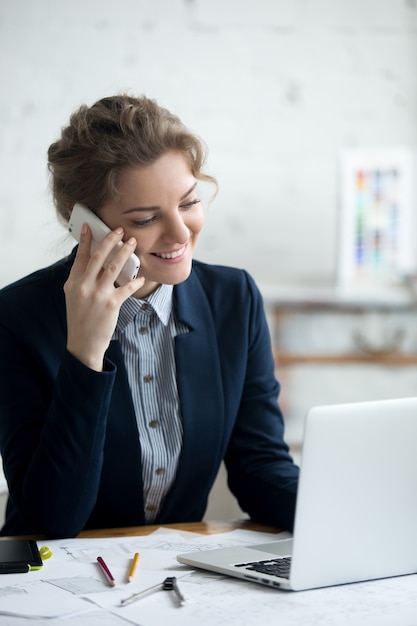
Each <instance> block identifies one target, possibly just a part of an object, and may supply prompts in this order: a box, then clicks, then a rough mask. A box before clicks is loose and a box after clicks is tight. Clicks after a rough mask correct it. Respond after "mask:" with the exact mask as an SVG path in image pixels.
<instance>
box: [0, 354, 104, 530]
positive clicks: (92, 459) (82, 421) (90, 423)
mask: <svg viewBox="0 0 417 626" xmlns="http://www.w3.org/2000/svg"><path fill="white" fill-rule="evenodd" d="M113 381H114V372H104V373H97V372H93V371H90V370H88V368H85V366H83V365H82V364H81V363H79V362H78V361H77V360H76V359H75V358H74V357H72V356H71V355H69V354H66V356H65V357H64V359H63V361H62V363H61V366H60V368H59V371H58V373H57V377H56V380H55V382H54V385H53V390H52V392H51V397H50V401H49V404H48V405H47V403H45V407H44V413H45V415H44V416H43V415H42V411H41V401H40V395H41V394H40V390H39V389H36V390H35V389H34V388H33V387H32V389H31V390H28V392H29V393H28V394H27V395H28V397H27V398H25V399H24V402H23V401H20V402H19V414H18V415H17V414H15V415H13V414H12V413H11V412H10V411H9V414H8V418H7V419H3V420H2V454H3V457H4V463H5V473H6V477H7V479H8V482H9V489H10V494H11V497H12V499H13V502H14V504H15V506H16V507H17V509H18V510H19V513H20V515H21V516H22V517H23V518H24V519H25V520H27V522H28V525H30V526H32V527H33V528H34V529H36V530H37V531H38V532H42V533H46V534H51V535H60V536H73V535H75V534H77V533H78V532H79V531H80V530H81V529H82V528H83V526H84V525H85V523H86V521H87V519H88V517H89V514H90V512H91V510H92V508H93V506H94V503H95V501H96V498H97V491H98V485H99V480H100V473H101V467H102V462H103V446H104V437H105V429H106V422H107V413H108V405H109V402H110V397H111V390H112V385H113ZM30 391H31V392H32V393H30ZM44 393H45V394H46V393H47V392H46V390H45V391H44Z"/></svg>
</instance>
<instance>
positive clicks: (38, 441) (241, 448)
mask: <svg viewBox="0 0 417 626" xmlns="http://www.w3.org/2000/svg"><path fill="white" fill-rule="evenodd" d="M48 156H49V168H50V172H51V175H52V189H53V194H54V199H55V204H56V208H57V211H58V215H59V216H60V218H61V219H62V220H64V221H65V222H67V221H68V218H69V216H70V215H71V211H72V208H73V206H74V205H75V204H77V203H78V204H83V205H85V206H87V207H88V208H89V210H91V211H93V212H94V213H95V214H97V215H98V216H99V217H100V219H101V220H102V221H103V222H105V224H106V225H107V226H108V227H109V228H110V232H109V233H108V234H107V235H106V236H105V237H104V239H103V240H102V241H101V242H100V243H98V245H97V246H96V247H95V248H94V249H92V233H91V231H90V229H89V227H88V226H87V225H86V224H84V225H83V226H82V227H81V232H80V237H79V239H80V241H79V245H78V247H76V248H75V249H74V250H73V251H72V253H71V254H70V255H69V257H67V258H64V259H62V260H61V261H59V262H57V263H56V264H55V265H53V266H51V267H47V268H45V269H43V270H40V271H38V272H36V273H34V274H32V275H29V276H27V277H26V278H24V279H21V280H20V281H18V282H16V283H14V284H12V285H9V286H8V287H6V288H4V289H3V290H2V291H0V349H1V351H2V354H3V355H5V356H4V358H2V359H0V377H1V379H2V381H3V384H2V385H1V387H0V416H1V419H0V453H1V455H2V457H3V461H4V471H5V475H6V479H7V482H8V488H9V492H10V498H9V501H8V505H7V512H6V522H5V525H4V527H3V529H2V531H1V532H2V533H3V534H8V535H17V534H30V533H41V534H47V535H50V536H51V535H52V536H73V535H77V534H78V533H79V532H80V531H81V530H83V529H85V528H100V527H116V526H137V525H142V524H144V523H156V524H159V523H161V524H163V523H175V522H189V521H198V520H201V519H202V517H203V515H204V512H205V509H206V507H207V501H208V495H209V493H210V490H211V487H212V485H213V483H214V481H215V479H216V476H217V474H218V470H219V467H220V465H221V464H222V461H224V463H225V466H226V469H227V474H228V484H229V487H230V489H231V491H232V492H233V494H234V495H235V497H236V498H237V500H238V502H239V505H240V507H241V509H242V510H243V511H245V512H247V513H248V514H249V515H250V516H251V517H252V518H253V519H254V520H256V521H259V522H261V523H267V524H271V525H273V526H278V527H281V528H288V529H291V528H292V525H293V522H294V510H295V497H296V490H297V484H298V468H297V467H296V466H295V465H294V463H293V460H292V458H291V456H290V454H289V450H288V446H287V444H286V442H285V439H284V421H283V416H282V413H281V411H280V408H279V405H278V402H277V397H278V392H279V384H278V382H277V381H276V379H275V377H274V360H273V357H272V351H271V343H270V337H269V332H268V326H267V322H266V318H265V313H264V310H263V304H262V298H261V296H260V293H259V291H258V289H257V287H256V285H255V283H254V281H253V280H252V278H251V277H250V276H249V275H248V274H247V273H246V272H245V271H243V270H238V269H234V268H227V267H222V266H216V265H207V264H203V263H200V262H198V261H196V260H195V259H193V256H194V252H195V247H196V244H197V240H198V236H199V234H200V231H201V229H202V227H203V224H204V211H203V207H202V205H201V201H200V196H199V183H200V182H201V181H208V182H211V183H213V184H214V185H216V181H215V179H214V178H212V177H211V176H208V175H207V174H205V173H204V172H203V165H204V149H203V144H202V143H201V141H200V140H199V139H198V138H197V137H196V136H195V135H194V134H192V133H191V132H190V131H188V130H187V129H186V128H185V126H184V125H183V124H182V123H181V122H180V120H179V119H178V118H177V117H176V116H174V115H172V114H171V113H169V112H168V111H167V110H166V109H163V108H162V107H160V106H159V105H157V104H156V103H155V102H154V101H152V100H149V99H148V98H132V97H130V96H115V97H110V98H104V99H103V100H100V101H99V102H97V103H96V104H94V105H93V106H91V107H90V108H88V107H86V106H82V107H81V108H80V109H79V110H78V111H76V112H75V113H74V114H73V115H72V117H71V119H70V123H69V125H68V126H67V127H65V128H64V129H63V130H62V131H61V137H60V139H59V140H58V141H56V142H55V143H54V144H52V146H51V147H50V148H49V152H48ZM120 244H122V245H120ZM132 252H136V254H137V255H138V256H139V258H140V262H141V263H140V271H139V275H138V276H137V277H136V278H135V279H134V280H130V281H128V282H126V283H124V282H123V284H120V285H118V284H117V282H116V281H117V277H118V276H119V274H120V271H121V269H122V268H123V266H124V264H125V262H126V260H127V259H128V258H129V256H130V255H131V254H132ZM110 255H112V256H111V260H110V262H108V263H106V260H107V259H108V258H109V256H110ZM22 386H23V388H24V393H22ZM39 502H42V506H41V507H40V506H39Z"/></svg>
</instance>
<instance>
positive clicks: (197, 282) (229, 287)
mask: <svg viewBox="0 0 417 626" xmlns="http://www.w3.org/2000/svg"><path fill="white" fill-rule="evenodd" d="M177 288H178V289H179V290H180V291H183V292H184V293H186V294H187V296H189V297H190V298H191V299H194V300H195V299H196V298H198V299H200V298H201V297H203V298H204V299H205V300H206V302H207V303H208V305H209V307H210V308H212V309H213V310H215V311H218V310H219V309H220V308H221V309H222V311H223V312H224V313H227V314H237V311H238V310H240V311H243V310H246V311H247V312H249V310H250V309H252V308H253V307H255V309H258V308H262V307H263V300H262V296H261V294H260V291H259V289H258V287H257V285H256V283H255V281H254V279H253V278H252V276H251V275H250V274H249V273H248V272H247V271H246V270H243V269H238V268H236V267H227V266H224V265H211V264H208V263H202V262H201V261H194V262H193V270H192V272H191V275H190V277H189V279H188V280H187V281H185V283H183V284H182V285H178V286H177Z"/></svg>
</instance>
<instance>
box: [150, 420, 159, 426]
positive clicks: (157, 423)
mask: <svg viewBox="0 0 417 626" xmlns="http://www.w3.org/2000/svg"><path fill="white" fill-rule="evenodd" d="M149 426H150V427H151V428H157V427H158V426H159V422H158V420H152V421H151V422H149Z"/></svg>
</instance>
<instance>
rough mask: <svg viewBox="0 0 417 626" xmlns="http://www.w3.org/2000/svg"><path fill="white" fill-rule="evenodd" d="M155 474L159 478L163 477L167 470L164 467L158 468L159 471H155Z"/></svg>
mask: <svg viewBox="0 0 417 626" xmlns="http://www.w3.org/2000/svg"><path fill="white" fill-rule="evenodd" d="M155 474H156V475H157V476H162V474H165V468H164V467H158V469H156V470H155Z"/></svg>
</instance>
